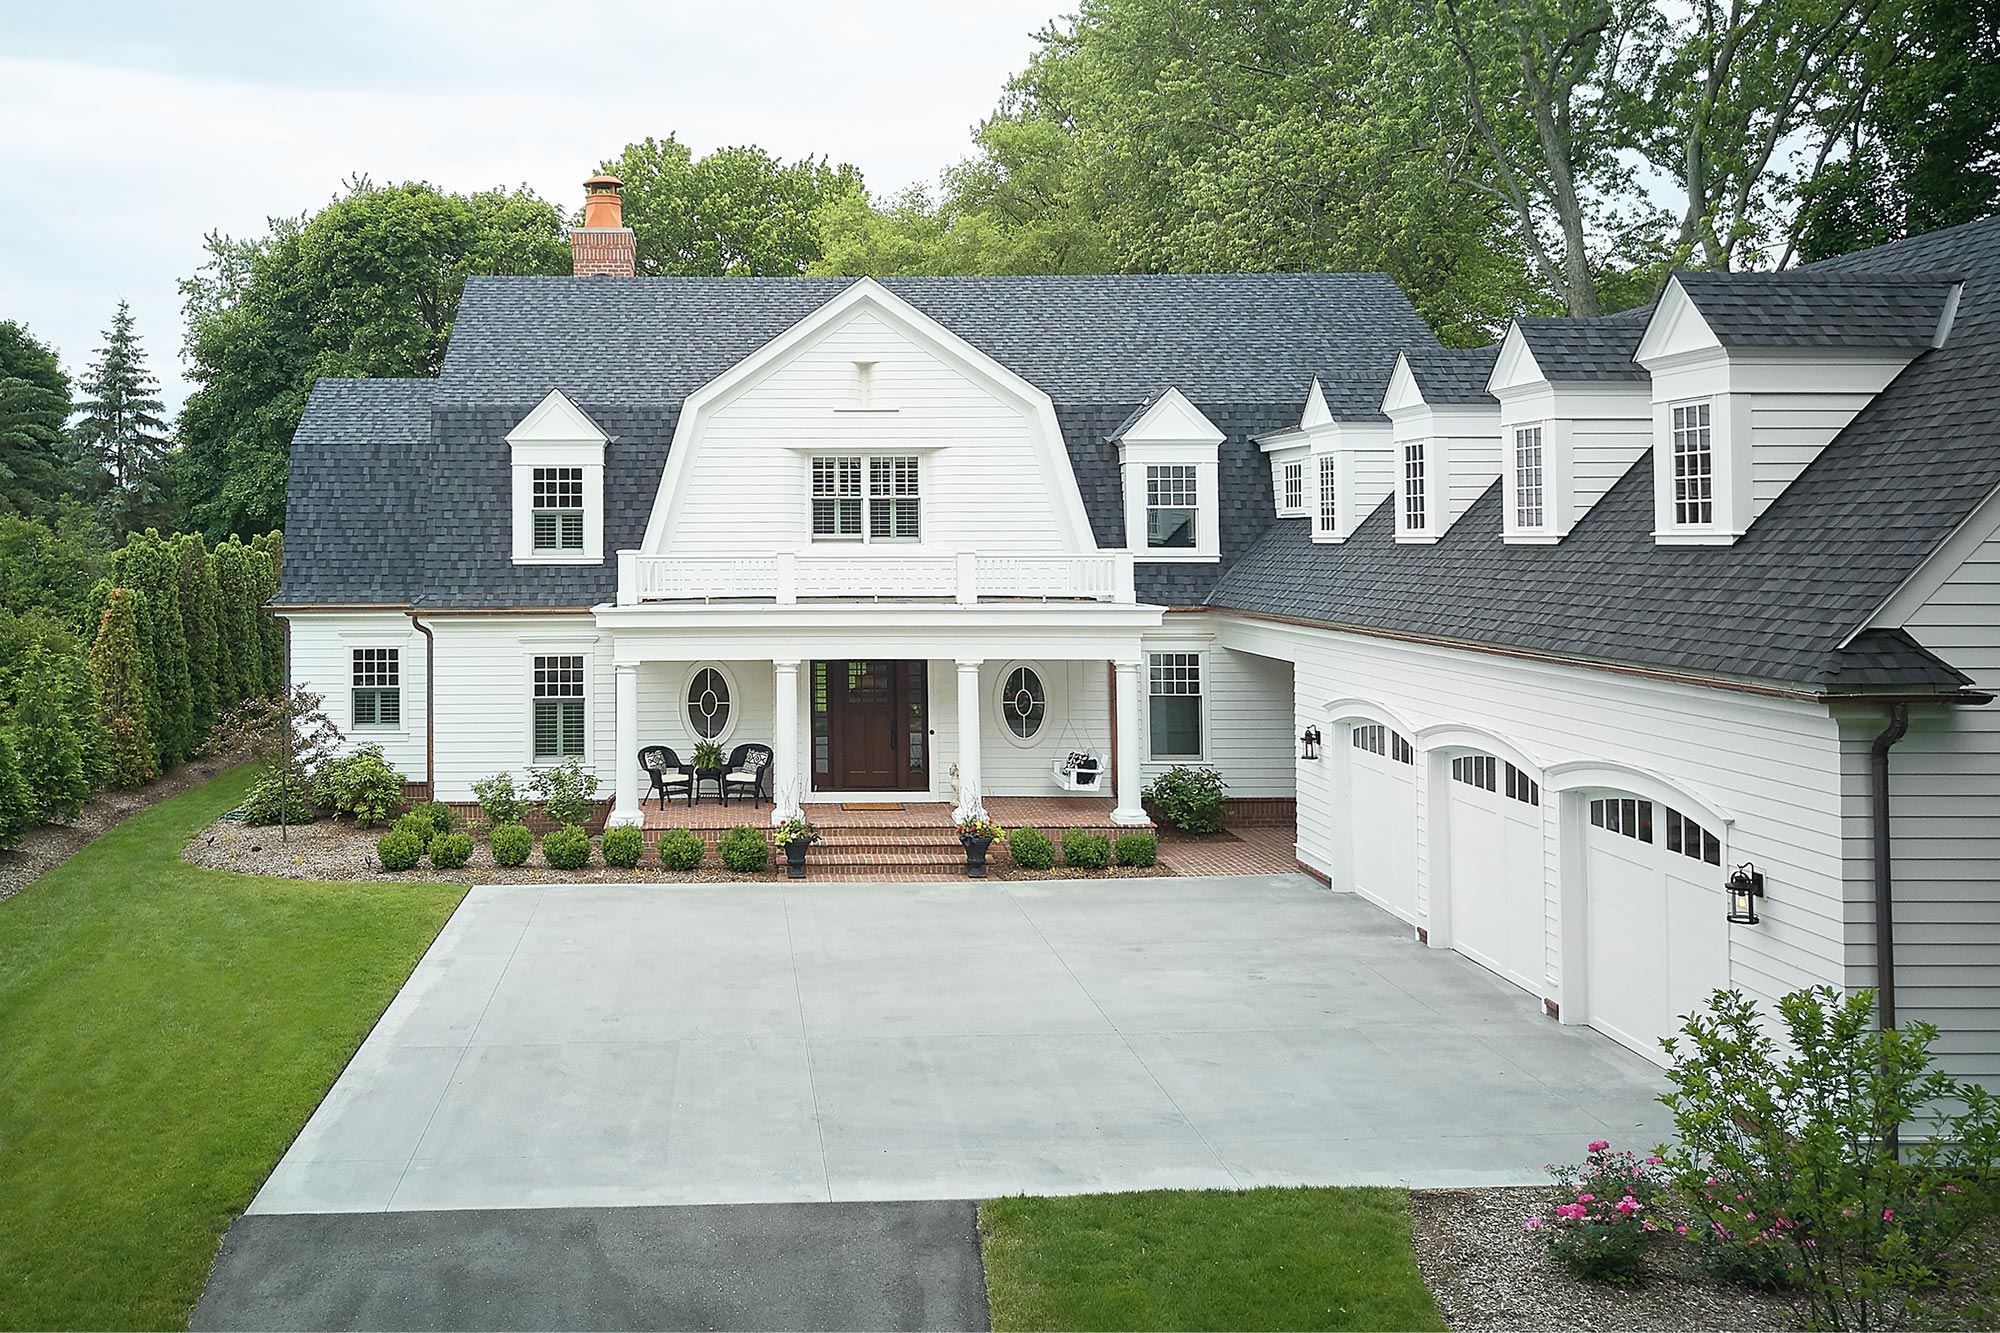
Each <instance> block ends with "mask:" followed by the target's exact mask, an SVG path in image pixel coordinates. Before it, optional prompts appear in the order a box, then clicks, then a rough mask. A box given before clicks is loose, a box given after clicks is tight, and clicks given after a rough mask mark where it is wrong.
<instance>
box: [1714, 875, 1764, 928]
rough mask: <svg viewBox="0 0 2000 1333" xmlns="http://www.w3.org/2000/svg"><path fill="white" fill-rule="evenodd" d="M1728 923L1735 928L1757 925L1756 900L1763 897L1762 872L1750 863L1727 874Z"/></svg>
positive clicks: (1725, 886)
mask: <svg viewBox="0 0 2000 1333" xmlns="http://www.w3.org/2000/svg"><path fill="white" fill-rule="evenodd" d="M1723 887H1724V888H1726V889H1728V890H1729V922H1730V924H1731V925H1735V926H1754V925H1756V924H1757V900H1758V899H1759V898H1761V897H1763V896H1764V872H1763V871H1761V870H1759V869H1758V868H1757V867H1756V866H1754V865H1752V864H1751V863H1750V862H1748V861H1745V862H1744V863H1743V864H1742V865H1740V866H1738V867H1736V869H1734V870H1732V871H1730V872H1729V882H1728V883H1727V884H1725V885H1724V886H1723Z"/></svg>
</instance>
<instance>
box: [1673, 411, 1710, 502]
mask: <svg viewBox="0 0 2000 1333" xmlns="http://www.w3.org/2000/svg"><path fill="white" fill-rule="evenodd" d="M1673 446H1674V522H1676V523H1680V524H1686V525H1689V526H1699V525H1701V524H1704V523H1713V522H1714V521H1715V452H1714V441H1713V439H1712V438H1711V435H1710V420H1709V405H1708V404H1707V403H1705V402H1701V403H1683V404H1681V405H1680V406H1679V407H1676V408H1675V409H1674V439H1673Z"/></svg>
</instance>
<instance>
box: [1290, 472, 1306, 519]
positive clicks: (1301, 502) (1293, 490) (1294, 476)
mask: <svg viewBox="0 0 2000 1333" xmlns="http://www.w3.org/2000/svg"><path fill="white" fill-rule="evenodd" d="M1305 507H1306V465H1305V464H1304V463H1287V464H1285V512H1286V513H1290V514H1296V513H1298V512H1299V511H1300V510H1301V509H1304V508H1305Z"/></svg>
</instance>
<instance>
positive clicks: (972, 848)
mask: <svg viewBox="0 0 2000 1333" xmlns="http://www.w3.org/2000/svg"><path fill="white" fill-rule="evenodd" d="M999 836H1000V826H999V825H998V824H996V823H994V822H993V821H992V820H990V819H988V818H987V817H986V815H985V814H984V813H983V812H975V813H970V814H967V815H966V816H965V817H964V818H962V819H960V820H959V821H958V841H959V843H960V844H961V845H963V846H964V848H965V875H966V878H968V879H985V878H986V850H987V848H989V847H991V846H992V845H993V840H994V839H995V838H997V837H999Z"/></svg>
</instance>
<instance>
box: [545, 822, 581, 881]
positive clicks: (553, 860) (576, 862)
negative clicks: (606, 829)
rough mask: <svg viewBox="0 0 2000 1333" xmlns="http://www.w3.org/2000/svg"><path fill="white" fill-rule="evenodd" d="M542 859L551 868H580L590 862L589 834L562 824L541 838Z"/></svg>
mask: <svg viewBox="0 0 2000 1333" xmlns="http://www.w3.org/2000/svg"><path fill="white" fill-rule="evenodd" d="M542 859H543V860H544V861H547V862H548V863H549V868H550V869H551V870H581V869H583V868H584V867H585V866H587V865H589V864H590V835H589V834H588V833H585V832H584V831H583V829H582V828H581V827H580V826H578V825H576V824H564V825H563V826H562V827H561V828H559V829H556V830H555V831H554V832H552V833H550V834H548V835H547V836H546V837H544V838H543V839H542Z"/></svg>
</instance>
